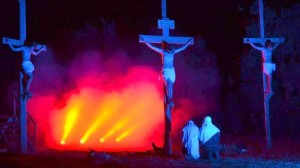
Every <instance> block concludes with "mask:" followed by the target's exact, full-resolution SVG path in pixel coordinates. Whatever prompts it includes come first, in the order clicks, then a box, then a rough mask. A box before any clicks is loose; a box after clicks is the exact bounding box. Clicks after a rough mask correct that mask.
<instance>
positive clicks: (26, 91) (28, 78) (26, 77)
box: [22, 73, 33, 96]
mask: <svg viewBox="0 0 300 168" xmlns="http://www.w3.org/2000/svg"><path fill="white" fill-rule="evenodd" d="M32 79H33V74H32V73H25V74H24V75H23V80H22V81H23V86H24V87H23V88H24V94H25V95H26V96H31V93H30V92H29V88H30V85H31V82H32Z"/></svg>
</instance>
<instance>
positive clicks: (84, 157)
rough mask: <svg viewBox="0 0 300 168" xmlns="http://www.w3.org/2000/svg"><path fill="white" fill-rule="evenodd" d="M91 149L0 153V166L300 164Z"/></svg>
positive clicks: (282, 159)
mask: <svg viewBox="0 0 300 168" xmlns="http://www.w3.org/2000/svg"><path fill="white" fill-rule="evenodd" d="M91 154H92V153H91V152H90V151H53V150H48V151H43V152H35V153H32V154H27V155H21V154H15V153H1V154H0V168H19V167H20V168H21V167H22V168H89V167H108V168H119V167H120V168H135V167H137V168H160V167H172V168H173V167H174V168H190V167H204V168H206V167H207V168H209V167H251V168H252V167H254V168H255V167H257V168H258V167H259V168H261V167H270V168H271V167H272V168H273V167H284V168H289V167H291V168H297V167H299V168H300V156H299V155H297V154H294V155H291V154H290V153H281V154H280V156H279V155H273V154H270V153H267V154H261V155H255V156H253V154H251V153H249V152H248V153H247V152H245V151H244V152H240V153H235V154H233V153H231V154H230V153H229V152H228V151H223V152H221V157H222V159H221V160H214V161H209V160H203V159H200V160H186V159H185V158H184V157H183V156H182V155H180V154H178V153H177V154H174V155H172V156H158V155H157V154H156V153H154V152H153V151H145V152H111V153H109V152H99V151H97V152H94V153H93V155H91Z"/></svg>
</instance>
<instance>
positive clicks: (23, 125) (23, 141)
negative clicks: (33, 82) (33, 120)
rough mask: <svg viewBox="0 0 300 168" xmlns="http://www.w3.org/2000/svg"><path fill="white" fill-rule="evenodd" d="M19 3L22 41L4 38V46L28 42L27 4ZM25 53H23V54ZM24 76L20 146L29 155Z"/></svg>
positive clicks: (21, 95)
mask: <svg viewBox="0 0 300 168" xmlns="http://www.w3.org/2000/svg"><path fill="white" fill-rule="evenodd" d="M18 1H19V12H20V13H19V16H20V17H19V31H20V32H19V33H20V39H18V40H16V39H12V38H6V37H4V38H2V43H3V44H9V45H14V46H23V45H24V42H25V40H26V5H25V4H26V3H25V0H18ZM42 47H44V51H45V50H46V46H45V45H42V44H37V48H38V49H39V50H40V49H41V48H42ZM22 53H23V52H22ZM23 54H24V53H23ZM22 80H23V74H22V72H20V99H19V100H20V144H21V153H23V154H26V153H27V145H28V143H27V110H26V104H27V98H28V97H27V96H24V94H23V90H24V88H23V84H22Z"/></svg>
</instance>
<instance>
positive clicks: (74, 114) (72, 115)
mask: <svg viewBox="0 0 300 168" xmlns="http://www.w3.org/2000/svg"><path fill="white" fill-rule="evenodd" d="M78 112H79V108H78V107H74V108H72V109H71V110H70V111H69V113H68V114H67V117H66V124H65V127H64V135H63V137H62V140H61V141H63V142H64V141H65V140H66V138H67V137H68V135H69V134H70V132H71V130H72V128H73V126H74V124H75V123H76V121H77V118H78Z"/></svg>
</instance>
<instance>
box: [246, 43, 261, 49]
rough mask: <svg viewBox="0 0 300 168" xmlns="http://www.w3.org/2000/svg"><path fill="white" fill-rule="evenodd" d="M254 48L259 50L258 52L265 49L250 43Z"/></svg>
mask: <svg viewBox="0 0 300 168" xmlns="http://www.w3.org/2000/svg"><path fill="white" fill-rule="evenodd" d="M249 44H250V45H251V46H252V47H253V48H255V49H257V50H260V51H261V50H262V49H263V47H258V46H256V45H255V44H253V43H251V42H250V43H249Z"/></svg>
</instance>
